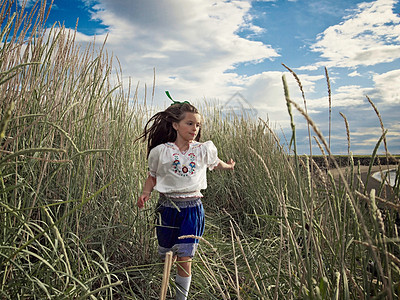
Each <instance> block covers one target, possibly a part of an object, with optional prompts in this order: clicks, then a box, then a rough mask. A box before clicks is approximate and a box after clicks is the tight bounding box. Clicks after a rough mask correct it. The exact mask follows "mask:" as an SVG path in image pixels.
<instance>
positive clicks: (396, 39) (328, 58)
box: [312, 0, 400, 67]
mask: <svg viewBox="0 0 400 300" xmlns="http://www.w3.org/2000/svg"><path fill="white" fill-rule="evenodd" d="M395 2H396V1H395V0H377V1H373V2H363V3H361V4H359V5H358V9H357V10H356V11H355V12H354V14H352V15H349V16H347V17H346V18H345V20H344V21H343V22H342V23H340V24H338V25H334V26H331V27H329V28H327V29H326V30H325V31H324V32H323V33H321V34H320V35H319V36H318V41H317V42H316V43H315V44H314V45H313V46H312V51H315V52H321V53H322V54H321V57H322V58H323V59H324V61H323V62H320V63H319V65H324V66H328V67H330V66H336V67H355V66H360V65H364V66H372V65H376V64H378V63H383V62H393V61H394V60H396V59H398V58H400V35H399V32H400V17H399V16H398V15H397V14H395V13H394V12H393V7H394V4H395Z"/></svg>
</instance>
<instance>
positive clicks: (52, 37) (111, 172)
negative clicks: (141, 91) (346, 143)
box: [0, 1, 400, 299]
mask: <svg viewBox="0 0 400 300" xmlns="http://www.w3.org/2000/svg"><path fill="white" fill-rule="evenodd" d="M7 7H8V2H7V1H5V2H2V4H1V8H2V9H1V10H0V12H1V15H0V19H1V20H2V27H1V28H2V30H1V33H0V36H1V41H2V44H1V48H0V61H1V64H0V68H1V69H0V72H1V73H0V97H1V101H0V113H1V116H0V119H1V122H0V135H1V140H0V222H1V227H0V229H1V233H0V298H2V299H158V295H159V291H160V285H161V279H162V268H163V266H162V264H161V263H160V261H159V260H158V258H157V253H156V249H157V245H156V244H157V241H156V239H155V235H154V221H153V220H154V211H153V210H154V205H155V203H156V198H157V196H156V195H153V198H152V202H151V204H150V203H148V205H147V206H146V208H145V209H144V210H141V211H139V210H138V208H137V207H136V205H135V203H136V200H137V197H138V195H139V194H140V192H141V188H142V186H141V185H142V183H143V182H144V179H145V177H146V173H147V172H146V168H147V167H146V148H145V144H144V143H133V141H134V140H135V138H136V137H137V136H138V135H139V134H140V132H141V130H142V128H143V124H144V122H145V121H146V120H147V119H148V118H149V116H150V115H152V113H153V111H150V109H149V108H148V107H146V106H144V105H139V101H138V99H137V97H138V96H137V93H134V92H132V91H134V90H135V87H131V86H128V87H126V86H125V87H123V86H122V85H119V84H114V82H119V80H120V79H121V78H122V74H120V73H119V72H118V71H116V70H118V68H115V66H113V61H112V57H110V56H109V55H108V54H107V52H106V51H105V50H104V49H103V48H101V47H98V45H89V46H88V48H87V49H81V48H79V46H78V45H77V44H76V43H75V41H74V33H73V32H70V31H68V30H66V29H65V28H52V29H51V30H50V31H46V30H45V29H44V28H43V24H44V22H45V19H46V16H47V14H48V11H46V10H45V9H44V7H43V6H42V7H38V11H37V13H36V14H35V15H32V16H29V15H25V17H24V18H22V17H23V16H24V13H23V12H18V13H17V14H15V15H11V14H10V13H9V10H7ZM292 74H293V76H296V74H295V73H292ZM282 79H283V80H282V85H283V88H284V91H285V95H282V97H286V100H287V105H288V116H289V117H291V119H293V118H292V110H295V109H296V110H298V111H299V112H300V113H303V114H304V116H305V118H306V120H307V121H308V124H309V126H310V129H311V130H312V131H313V132H314V133H315V136H316V137H317V138H316V140H315V141H313V142H316V143H318V144H319V145H320V147H321V152H322V153H323V155H322V156H319V157H322V160H323V161H322V162H319V163H318V164H317V163H315V161H314V160H313V159H312V157H310V156H300V155H298V154H297V150H296V131H295V130H294V124H293V123H292V126H293V132H292V147H291V149H286V148H285V147H283V146H282V145H281V143H280V141H279V140H278V139H277V137H276V135H275V134H274V132H273V131H272V130H271V129H270V128H269V126H268V124H267V123H266V122H264V121H263V120H253V121H251V120H248V119H246V118H243V117H235V118H234V119H229V120H227V119H224V118H223V117H222V114H221V113H220V112H219V111H218V110H217V109H216V108H215V107H214V106H212V105H209V104H208V105H206V104H204V107H200V110H201V111H202V112H203V115H204V117H205V124H204V131H205V132H204V133H203V140H208V139H212V140H213V141H214V143H215V144H216V146H217V148H218V149H219V150H220V151H219V156H220V158H221V159H227V158H230V157H233V158H234V159H235V160H236V161H237V162H238V163H237V165H236V168H235V171H234V172H233V173H229V172H226V173H223V172H210V173H209V177H208V182H209V186H208V189H207V190H206V191H205V192H204V195H205V198H204V204H205V209H206V231H205V234H204V237H203V238H204V240H202V241H201V242H200V247H199V252H198V254H197V255H196V257H195V258H194V266H193V283H192V287H191V292H190V297H191V298H192V299H304V298H310V299H364V298H376V299H397V298H398V297H400V259H399V257H400V248H399V246H400V243H399V242H400V240H399V235H398V228H399V211H400V201H399V195H400V193H399V180H398V178H399V170H397V181H396V184H395V186H394V187H393V188H392V194H391V196H390V197H384V195H383V194H382V192H381V191H382V188H381V189H373V190H372V191H371V192H368V189H367V186H365V184H366V183H367V184H368V182H365V181H364V180H361V171H360V164H359V163H354V157H353V155H352V153H351V151H349V154H348V155H347V156H345V159H346V160H347V161H348V167H347V168H345V169H343V171H340V172H339V175H338V179H337V180H335V179H334V178H333V175H332V172H331V171H330V170H331V168H337V167H339V164H338V161H336V158H335V156H334V155H331V154H330V150H329V147H327V143H326V141H325V138H324V137H323V136H322V135H321V134H319V131H318V128H317V126H315V124H314V123H313V121H312V120H311V119H310V118H309V117H308V115H307V113H306V111H305V110H303V109H302V108H301V107H299V106H298V104H296V103H294V102H293V101H291V99H290V95H289V90H288V89H287V86H286V81H285V78H282ZM327 80H329V78H328V76H327ZM299 88H301V83H300V81H299ZM131 94H135V96H134V97H133V98H132V97H129V95H131ZM371 105H372V106H373V107H372V109H376V110H377V108H376V107H375V106H374V105H373V102H372V101H371ZM377 116H379V115H377ZM381 123H382V122H381ZM343 134H344V135H346V134H348V132H343ZM237 141H240V142H237ZM380 145H384V146H385V147H386V139H385V129H384V128H383V126H382V136H381V138H380V139H379V140H378V141H377V144H376V148H375V149H374V151H373V153H371V155H370V157H371V158H372V160H371V161H374V158H376V156H377V155H376V154H377V149H378V147H379V146H380ZM384 157H387V158H389V157H391V158H390V159H393V160H394V162H396V164H397V165H398V157H394V156H392V155H390V153H387V154H385V155H384ZM381 164H382V162H381ZM369 173H370V171H369ZM369 173H368V175H370V174H369ZM171 278H173V276H172V277H171ZM173 285H174V282H173V279H171V282H170V286H171V287H173ZM173 293H174V289H173V288H171V289H169V290H168V295H169V296H171V295H172V294H173Z"/></svg>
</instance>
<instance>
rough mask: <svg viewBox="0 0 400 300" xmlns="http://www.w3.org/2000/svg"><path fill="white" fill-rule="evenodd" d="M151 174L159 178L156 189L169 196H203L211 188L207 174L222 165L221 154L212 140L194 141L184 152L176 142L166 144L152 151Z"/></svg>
mask: <svg viewBox="0 0 400 300" xmlns="http://www.w3.org/2000/svg"><path fill="white" fill-rule="evenodd" d="M148 162H149V174H150V176H152V177H155V178H156V179H157V180H156V185H155V186H154V189H155V190H156V191H158V192H160V193H162V194H165V195H166V196H167V197H168V196H169V197H172V198H188V197H201V196H202V194H201V193H200V190H203V189H205V188H207V178H206V171H207V168H209V170H212V169H214V167H216V166H217V165H218V164H219V158H218V151H217V148H216V147H215V145H214V143H213V142H212V141H207V142H204V143H199V142H192V143H190V144H189V148H188V150H186V151H184V152H182V151H180V150H179V148H178V146H177V145H175V144H174V143H165V144H161V145H158V146H156V147H154V148H153V149H151V151H150V153H149V159H148Z"/></svg>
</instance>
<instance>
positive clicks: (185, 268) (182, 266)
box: [176, 256, 192, 277]
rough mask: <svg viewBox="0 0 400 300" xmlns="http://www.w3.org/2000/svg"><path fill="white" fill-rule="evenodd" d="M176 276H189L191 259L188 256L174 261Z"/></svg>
mask: <svg viewBox="0 0 400 300" xmlns="http://www.w3.org/2000/svg"><path fill="white" fill-rule="evenodd" d="M176 264H177V268H178V274H179V276H182V277H189V276H191V267H192V258H191V257H189V256H186V257H178V258H177V260H176Z"/></svg>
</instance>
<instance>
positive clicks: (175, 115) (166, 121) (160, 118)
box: [135, 103, 201, 156]
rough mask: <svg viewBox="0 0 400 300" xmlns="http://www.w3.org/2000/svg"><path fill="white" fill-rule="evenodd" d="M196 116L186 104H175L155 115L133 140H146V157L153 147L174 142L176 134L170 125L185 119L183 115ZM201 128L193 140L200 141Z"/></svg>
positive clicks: (191, 106)
mask: <svg viewBox="0 0 400 300" xmlns="http://www.w3.org/2000/svg"><path fill="white" fill-rule="evenodd" d="M187 112H189V113H194V114H198V113H199V111H198V110H197V108H196V107H194V106H193V105H191V104H188V103H176V104H173V105H171V106H169V107H168V108H167V109H166V110H164V111H160V112H158V113H156V114H155V115H154V116H152V117H151V118H150V120H149V121H148V122H147V123H146V126H145V127H144V130H143V133H142V134H141V135H140V136H139V137H138V138H137V139H136V140H135V142H136V141H137V140H140V139H142V138H143V141H145V140H146V139H147V156H149V153H150V150H151V149H153V148H154V147H156V146H158V145H160V144H164V143H167V142H175V140H176V137H177V133H176V130H175V129H174V127H173V126H172V123H175V122H176V123H178V122H180V121H182V120H183V119H184V118H185V113H187ZM200 136H201V127H200V129H199V133H198V134H197V136H196V138H195V140H196V141H200Z"/></svg>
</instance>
